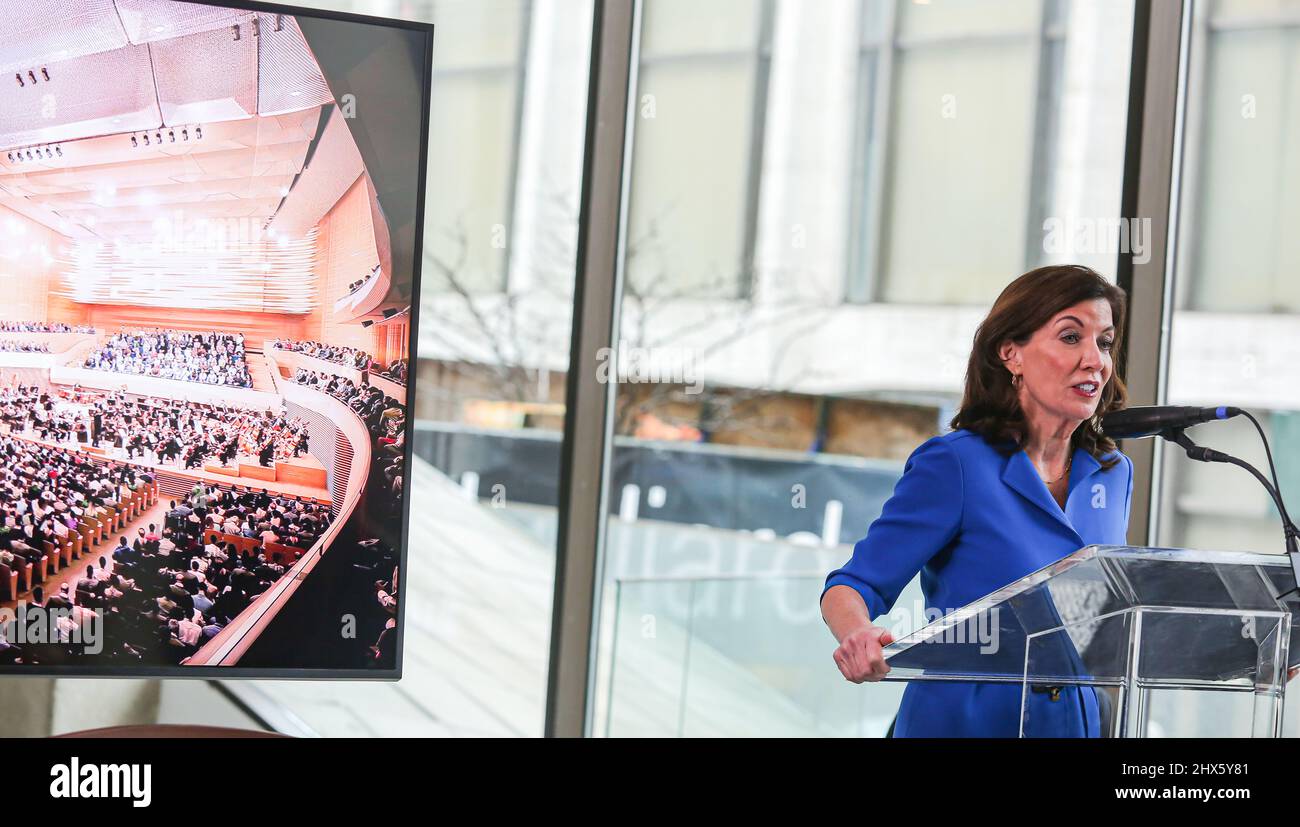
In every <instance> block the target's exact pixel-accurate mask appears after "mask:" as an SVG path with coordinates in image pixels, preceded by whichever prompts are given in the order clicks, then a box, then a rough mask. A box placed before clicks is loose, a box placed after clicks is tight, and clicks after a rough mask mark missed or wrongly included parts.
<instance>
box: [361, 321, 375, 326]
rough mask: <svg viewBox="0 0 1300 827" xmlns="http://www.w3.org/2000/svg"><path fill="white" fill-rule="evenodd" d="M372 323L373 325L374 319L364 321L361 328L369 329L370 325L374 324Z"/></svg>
mask: <svg viewBox="0 0 1300 827" xmlns="http://www.w3.org/2000/svg"><path fill="white" fill-rule="evenodd" d="M374 323H375V320H374V319H366V320H365V321H363V322H362V323H361V326H362V327H370V326H371V325H372V324H374Z"/></svg>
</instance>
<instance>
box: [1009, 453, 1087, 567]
mask: <svg viewBox="0 0 1300 827" xmlns="http://www.w3.org/2000/svg"><path fill="white" fill-rule="evenodd" d="M1100 467H1101V465H1100V464H1099V463H1098V462H1097V460H1095V459H1093V457H1092V455H1091V454H1089V453H1088V452H1087V451H1084V450H1083V449H1081V448H1080V449H1076V450H1075V452H1074V459H1073V460H1072V461H1071V465H1070V487H1069V492H1068V493H1067V494H1066V504H1067V505H1068V504H1069V501H1070V500H1069V498H1070V495H1072V494H1073V493H1074V489H1076V488H1078V487H1079V486H1080V485H1082V484H1083V481H1084V480H1085V479H1087V478H1088V477H1090V476H1091V475H1092V473H1093V472H1094V471H1096V470H1097V469H1098V468H1100ZM1002 481H1003V482H1004V483H1006V484H1007V485H1008V486H1010V487H1011V488H1012V489H1013V490H1014V491H1015V492H1016V493H1017V494H1019V495H1020V496H1022V497H1024V498H1025V499H1026V500H1029V502H1031V503H1033V504H1034V505H1036V506H1038V507H1039V508H1041V509H1042V510H1043V511H1045V512H1046V513H1047V514H1048V516H1050V517H1051V518H1052V519H1054V520H1056V521H1057V522H1058V523H1060V524H1061V525H1062V526H1064V527H1065V528H1066V529H1067V530H1068V531H1069V532H1070V533H1071V534H1073V535H1075V536H1076V537H1078V538H1079V544H1080V545H1083V538H1082V537H1081V536H1080V535H1079V532H1078V529H1076V528H1075V527H1074V526H1073V525H1072V524H1071V523H1070V520H1069V518H1067V517H1066V516H1065V512H1064V511H1063V510H1061V507H1060V506H1059V505H1057V504H1056V500H1054V499H1053V498H1052V492H1050V491H1048V490H1047V485H1046V484H1045V483H1044V482H1043V480H1042V478H1041V477H1039V476H1038V471H1037V470H1036V469H1035V468H1034V464H1033V463H1032V462H1031V461H1030V460H1029V455H1028V454H1026V453H1025V452H1024V451H1023V450H1021V451H1017V452H1016V453H1014V454H1012V455H1011V458H1010V459H1008V460H1007V464H1006V467H1005V468H1003V469H1002Z"/></svg>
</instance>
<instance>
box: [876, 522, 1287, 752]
mask: <svg viewBox="0 0 1300 827" xmlns="http://www.w3.org/2000/svg"><path fill="white" fill-rule="evenodd" d="M1295 585H1296V582H1295V577H1294V575H1293V574H1292V571H1291V566H1290V563H1289V561H1288V559H1287V557H1286V556H1283V555H1270V554H1254V553H1249V552H1234V551H1199V550H1194V549H1175V548H1138V547H1132V546H1095V545H1094V546H1085V547H1084V548H1081V549H1079V550H1078V551H1076V552H1074V553H1073V554H1071V555H1069V556H1068V557H1064V558H1062V559H1061V560H1058V561H1057V562H1055V563H1053V564H1052V565H1050V566H1047V567H1045V568H1043V569H1040V570H1038V571H1036V572H1034V573H1033V574H1030V575H1027V576H1025V577H1023V578H1021V579H1020V580H1017V581H1016V582H1014V583H1012V584H1010V585H1008V586H1006V587H1005V588H1002V589H999V590H998V591H996V592H994V593H993V594H990V595H988V596H987V597H984V598H982V599H980V600H977V601H975V602H974V603H971V604H970V605H968V606H965V607H963V608H961V609H958V610H956V611H953V612H950V613H949V614H947V615H945V616H944V617H942V618H940V619H938V620H936V621H935V622H933V623H930V624H929V625H927V626H925V627H923V628H921V629H918V630H917V631H915V632H913V633H912V634H910V635H907V636H906V637H904V638H902V639H900V640H898V641H895V642H894V643H891V644H889V645H888V646H886V647H885V650H884V651H885V658H886V661H887V662H888V663H889V666H890V669H891V671H890V673H889V675H888V676H887V678H886V679H887V680H904V681H920V680H944V681H983V682H1013V683H1019V684H1020V685H1021V699H1022V700H1021V735H1022V736H1023V735H1024V710H1025V704H1026V702H1027V700H1026V699H1027V698H1028V695H1029V692H1031V691H1048V692H1050V691H1051V687H1062V686H1068V685H1089V686H1094V687H1097V692H1098V696H1099V700H1100V701H1102V702H1103V705H1105V701H1106V700H1107V699H1106V698H1102V697H1101V696H1102V695H1103V693H1105V694H1106V695H1107V696H1109V699H1110V700H1111V701H1112V703H1111V704H1110V705H1109V706H1110V707H1111V714H1110V719H1111V720H1110V724H1109V731H1110V734H1111V736H1112V737H1117V738H1126V737H1143V736H1144V735H1145V734H1146V730H1147V714H1148V709H1149V700H1150V698H1149V692H1150V691H1152V690H1157V689H1194V690H1207V691H1218V692H1249V693H1253V695H1254V697H1253V717H1252V729H1251V732H1249V733H1241V734H1242V735H1246V734H1249V735H1251V736H1254V737H1278V736H1279V735H1280V734H1281V731H1282V704H1283V701H1284V699H1285V691H1286V683H1287V668H1288V667H1290V666H1294V665H1295V659H1296V658H1297V656H1298V655H1300V641H1297V640H1296V639H1295V637H1294V636H1295V635H1296V634H1297V632H1300V623H1296V622H1294V616H1295V614H1296V611H1297V609H1298V608H1300V597H1297V595H1296V594H1295V593H1294V592H1293V591H1292V590H1293V589H1294V588H1295ZM1288 592H1290V594H1289V595H1287V593H1288ZM1281 595H1287V596H1286V597H1283V598H1280V597H1279V596H1281ZM1103 725H1106V724H1105V722H1104V721H1103Z"/></svg>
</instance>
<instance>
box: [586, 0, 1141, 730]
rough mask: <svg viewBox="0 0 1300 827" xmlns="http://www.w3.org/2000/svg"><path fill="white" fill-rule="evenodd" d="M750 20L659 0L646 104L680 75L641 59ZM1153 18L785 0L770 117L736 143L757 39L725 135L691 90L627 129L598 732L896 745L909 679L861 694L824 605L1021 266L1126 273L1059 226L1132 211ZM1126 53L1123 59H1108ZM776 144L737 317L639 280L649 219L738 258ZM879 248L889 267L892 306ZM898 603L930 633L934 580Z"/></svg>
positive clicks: (716, 109) (1108, 11)
mask: <svg viewBox="0 0 1300 827" xmlns="http://www.w3.org/2000/svg"><path fill="white" fill-rule="evenodd" d="M757 6H758V4H750V6H749V7H751V8H755V7H757ZM727 13H728V12H727V10H724V9H721V8H715V6H714V4H694V5H692V6H690V7H687V6H684V5H679V4H672V3H659V2H657V1H656V0H651V2H649V3H647V4H646V20H645V22H644V25H643V27H642V35H641V36H642V43H643V47H646V48H645V49H644V54H643V66H642V77H641V88H640V91H641V93H642V94H643V95H644V94H645V92H646V91H647V89H649V88H651V86H655V85H657V84H658V80H656V78H662V77H664V76H663V75H656V74H655V72H656V71H658V69H657V67H656V65H655V63H654V58H653V57H649V56H646V55H651V56H652V55H654V54H655V51H656V48H655V47H654V46H653V43H652V42H649V41H650V39H652V38H654V37H658V36H659V35H658V34H656V33H657V32H659V31H660V30H663V31H672V32H683V33H684V32H688V31H689V32H692V33H693V34H692V35H691V36H692V37H698V38H701V39H705V40H708V41H709V42H714V40H713V39H714V38H715V37H721V35H715V34H707V33H709V32H714V31H716V30H717V29H718V28H719V27H725V26H726V25H727V23H728V21H730V20H733V19H739V20H740V21H741V25H740V26H739V28H740V29H742V30H744V31H745V32H749V31H752V29H751V28H750V27H749V26H748V25H746V24H745V23H744V21H745V20H746V19H747V18H745V17H744V16H743V15H741V16H740V17H739V18H736V13H737V12H736V11H735V10H731V11H730V14H731V15H732V16H731V17H727V16H726V14H727ZM1131 19H1132V4H1131V2H1126V3H1120V2H1106V3H1095V2H1075V3H1046V4H1045V3H1039V2H996V3H989V2H981V3H975V2H964V3H957V2H942V1H941V0H935V2H932V3H930V4H928V5H921V4H914V3H911V2H899V3H894V2H882V1H881V0H871V1H870V2H861V3H836V4H832V3H808V4H780V5H779V7H778V9H777V10H776V11H775V14H774V15H773V17H772V19H771V23H770V30H771V31H770V38H769V40H770V43H771V56H770V63H769V65H768V68H767V71H768V76H767V80H766V83H765V86H764V87H763V88H765V89H766V92H765V99H764V104H763V105H764V107H765V113H766V114H765V117H763V118H762V119H754V120H752V121H751V122H750V123H751V125H750V126H748V127H742V125H741V123H740V122H741V121H745V120H746V118H745V116H744V114H743V113H742V112H741V111H739V110H738V109H733V103H732V101H731V100H729V99H728V98H727V97H726V96H724V95H722V94H721V90H723V89H724V88H725V87H727V86H728V85H732V84H736V85H738V84H739V83H740V80H739V78H740V77H741V76H742V75H743V74H745V73H746V72H748V71H749V70H748V69H745V70H744V71H743V72H742V71H741V67H742V66H744V65H747V64H745V63H742V62H741V61H742V58H741V57H740V56H739V55H740V54H741V52H740V51H739V47H738V46H736V47H734V48H736V49H737V51H736V55H737V57H736V58H735V59H727V60H723V59H721V58H719V59H718V60H714V61H704V60H702V59H695V58H692V61H693V62H692V65H691V73H692V74H691V80H690V83H689V85H690V88H691V89H693V90H695V94H696V95H697V96H698V98H699V99H700V100H701V101H703V100H704V99H706V98H709V99H710V100H708V102H707V104H705V103H701V104H700V107H701V109H707V110H708V111H709V112H711V113H713V115H712V117H713V118H715V119H717V120H707V119H705V120H700V119H696V120H692V119H687V118H678V117H675V116H674V117H665V115H664V113H665V112H667V111H670V109H669V107H670V106H672V105H681V104H680V103H674V102H672V101H671V100H670V99H664V100H659V101H658V115H659V117H657V118H653V119H650V118H646V117H643V116H638V117H635V118H634V119H633V121H634V123H633V128H634V130H635V135H634V136H633V142H634V145H635V164H636V166H635V169H634V174H633V175H632V178H631V182H630V186H631V192H630V193H629V194H628V197H629V199H630V201H631V203H632V205H633V206H632V223H631V228H630V234H629V250H628V263H627V266H628V273H629V285H630V286H629V288H628V289H627V291H626V292H625V295H624V298H623V304H622V307H621V337H622V341H621V342H620V343H619V344H620V348H619V350H618V352H617V353H615V354H614V358H615V360H616V363H611V364H610V367H611V371H610V375H611V376H613V377H614V378H615V379H617V380H618V382H619V384H618V387H617V390H616V396H615V405H614V407H615V410H614V429H615V434H616V435H615V444H614V449H613V461H612V469H611V474H610V477H609V479H608V480H607V481H606V484H607V485H608V486H609V489H608V495H607V497H608V502H609V503H610V510H611V514H610V519H609V524H608V531H607V536H606V541H605V545H604V548H603V550H602V554H603V558H602V572H603V576H604V578H605V579H604V582H603V584H602V590H601V596H600V597H601V599H600V615H599V624H598V635H597V636H598V640H597V642H596V663H597V691H596V693H595V699H594V705H595V708H594V710H593V716H592V718H593V727H592V730H593V734H596V735H608V736H616V737H617V736H635V735H669V736H672V735H687V736H700V735H759V734H762V735H773V734H785V735H882V734H883V733H884V732H885V730H886V729H887V727H888V726H889V723H890V721H891V719H892V718H893V715H894V712H895V710H896V705H897V702H898V698H899V696H900V694H901V691H902V687H901V685H898V684H888V685H876V686H872V687H870V688H865V689H864V688H863V687H859V686H855V685H852V684H849V683H847V682H846V681H844V679H843V678H842V677H840V675H839V672H838V670H836V668H835V666H834V664H833V662H832V661H831V653H832V651H833V650H834V640H833V638H832V637H831V636H830V634H829V633H828V632H827V630H826V628H825V626H824V624H823V622H822V619H821V616H820V611H819V606H818V595H820V593H821V589H822V584H823V581H824V579H825V576H826V573H827V572H828V571H830V570H831V569H833V568H835V567H836V566H838V565H840V564H841V563H843V561H844V560H845V559H847V558H848V556H849V554H850V553H851V545H852V544H853V543H854V542H855V541H856V540H858V539H860V538H861V537H862V536H863V535H864V534H865V533H866V530H867V527H868V526H869V525H870V523H871V521H872V520H873V519H874V518H875V517H876V516H878V515H879V513H880V508H881V506H882V504H883V503H884V501H885V500H886V499H887V498H888V496H889V495H890V493H891V492H892V490H893V487H894V484H895V483H896V482H897V480H898V477H899V475H900V474H901V472H902V465H903V461H904V460H905V459H906V458H907V457H908V455H909V454H910V453H911V452H912V451H913V450H914V449H915V448H916V447H917V446H918V445H920V444H921V443H922V442H923V441H925V440H926V439H927V438H929V437H931V436H934V435H935V434H938V433H940V432H941V431H943V430H944V429H945V423H946V422H947V421H948V420H949V419H951V416H952V413H953V408H954V407H955V405H956V403H957V401H958V399H959V395H960V391H961V380H962V374H963V372H964V368H965V362H966V358H967V356H968V354H969V348H970V343H971V337H972V334H973V333H974V329H975V325H976V324H977V323H978V322H979V320H980V318H981V317H982V315H983V313H984V312H985V310H986V309H987V307H988V306H989V305H990V304H991V303H992V301H993V299H994V298H995V297H996V295H997V293H998V292H999V291H1000V290H1001V288H1002V287H1003V286H1004V285H1005V284H1006V283H1007V282H1009V281H1010V280H1012V279H1013V278H1015V277H1016V276H1018V275H1020V274H1021V273H1022V272H1024V271H1025V270H1026V269H1028V267H1027V259H1028V265H1029V266H1033V265H1036V264H1037V263H1039V261H1040V260H1062V261H1074V260H1079V259H1086V260H1085V261H1084V263H1090V264H1098V265H1099V266H1100V267H1101V268H1102V270H1103V272H1113V268H1114V263H1115V260H1116V253H1117V251H1116V250H1115V249H1113V248H1112V249H1110V250H1109V251H1099V250H1096V249H1092V248H1089V247H1088V246H1086V245H1080V244H1065V245H1063V246H1061V247H1060V248H1056V247H1052V246H1051V245H1049V244H1048V243H1047V239H1046V231H1045V230H1044V229H1043V226H1042V225H1043V223H1044V221H1045V219H1046V218H1047V217H1052V216H1057V217H1060V218H1061V219H1062V221H1064V219H1065V217H1067V216H1073V217H1074V218H1076V219H1078V218H1085V219H1090V220H1092V221H1094V222H1098V221H1111V222H1113V221H1115V220H1117V216H1118V211H1119V207H1120V188H1121V182H1122V173H1123V135H1124V123H1125V113H1126V94H1125V93H1126V91H1127V75H1128V42H1129V40H1130V38H1129V34H1128V31H1127V28H1128V27H1129V26H1130V25H1131ZM761 28H762V27H760V30H761ZM1103 35H1104V37H1103ZM683 36H684V35H683ZM1044 40H1046V41H1048V42H1050V43H1051V44H1052V47H1051V55H1050V56H1049V55H1048V51H1049V50H1048V49H1047V48H1046V47H1044V46H1043V45H1042V43H1043V41H1044ZM1103 40H1104V41H1108V42H1114V43H1119V44H1122V49H1118V48H1116V47H1114V46H1111V47H1108V48H1103V49H1101V51H1100V54H1099V55H1094V52H1095V51H1096V49H1097V47H1098V45H1099V44H1100V43H1101V42H1102V41H1103ZM683 59H684V58H683ZM744 60H746V61H748V60H751V58H745V59H744ZM645 64H649V70H647V66H646V65H645ZM1045 64H1051V65H1050V67H1045ZM647 84H650V85H651V86H647ZM661 88H667V87H661ZM1116 90H1118V94H1117V93H1116ZM948 94H952V95H955V105H956V110H955V114H956V117H955V118H953V119H945V118H944V114H945V112H944V109H943V107H944V105H945V99H944V96H945V95H948ZM738 99H743V97H742V98H738ZM638 103H642V104H643V103H644V100H642V101H638ZM638 114H640V113H638ZM724 116H725V117H726V118H729V119H731V121H734V122H729V123H728V125H727V126H726V128H725V129H724V128H722V127H721V125H720V120H721V119H722V118H723V117H724ZM701 117H703V116H701ZM880 136H888V141H887V143H888V144H889V146H888V151H887V152H886V153H885V154H884V155H883V156H876V155H873V154H872V152H873V147H879V146H880V145H881V141H882V138H881V137H880ZM755 145H760V146H761V147H762V152H761V164H760V165H759V173H758V181H757V183H756V184H755V185H751V188H750V191H751V192H755V193H757V195H756V196H755V197H756V198H757V202H756V204H755V207H754V209H755V224H754V231H753V232H754V236H753V240H752V248H751V249H749V250H745V251H740V252H737V253H732V254H731V255H733V256H735V257H736V258H739V259H744V258H746V257H751V258H752V260H753V262H754V264H753V270H752V274H751V276H752V278H751V289H750V290H749V291H748V292H747V293H742V294H739V295H740V296H743V298H738V297H737V296H738V294H736V293H734V292H732V293H725V292H724V293H714V294H703V293H699V292H695V293H693V294H686V295H684V294H683V293H682V291H681V290H680V289H678V288H679V282H678V281H675V280H673V279H674V278H675V276H674V275H673V274H674V273H678V272H685V271H682V270H680V269H673V266H672V264H671V263H670V264H659V269H658V270H654V271H651V272H653V273H655V274H656V275H657V274H663V275H662V276H659V277H657V278H652V279H649V280H645V281H639V280H637V279H636V278H634V277H633V273H634V272H635V271H636V270H635V268H637V267H641V266H644V265H643V264H642V263H641V260H642V257H643V254H644V253H643V247H642V246H641V241H640V239H641V236H640V235H638V232H637V231H638V228H640V229H641V230H642V232H644V229H645V228H646V227H647V226H648V224H649V222H648V220H647V219H645V216H646V215H647V207H646V206H642V205H647V204H648V203H650V202H661V203H679V204H687V205H691V204H693V205H698V206H696V207H692V209H695V210H698V214H699V215H701V216H704V215H707V219H708V220H707V222H705V221H704V220H703V219H699V221H700V226H701V229H706V230H707V232H708V233H709V235H707V236H705V235H700V236H698V237H697V236H695V235H692V234H691V233H690V232H687V231H686V230H685V228H683V227H681V226H679V225H676V226H675V228H674V232H665V233H663V239H662V240H664V241H672V242H673V243H674V244H677V245H678V247H677V248H674V249H675V250H677V251H678V252H677V255H679V256H680V258H678V259H674V260H672V261H673V262H678V263H680V262H686V263H688V264H690V265H692V266H693V267H694V268H696V270H701V269H708V268H709V267H711V266H712V263H713V262H715V261H717V260H719V253H718V252H717V251H718V250H723V249H724V247H725V249H726V250H731V249H734V243H735V240H736V239H739V238H742V237H743V235H742V233H741V232H740V231H739V230H735V229H732V228H733V227H734V226H736V225H737V224H738V222H740V221H741V220H743V217H744V214H745V209H746V207H745V205H744V204H743V202H741V201H740V200H738V197H737V195H736V194H737V193H738V192H739V191H740V186H739V184H733V185H727V186H724V185H722V184H721V183H720V178H721V177H722V175H723V173H722V172H721V171H720V163H719V162H718V161H717V160H716V159H740V158H743V157H745V156H746V155H747V154H748V153H751V152H752V151H753V149H752V148H753V147H754V146H755ZM656 146H664V147H672V150H671V152H669V151H665V152H664V153H662V154H660V153H658V152H657V150H655V149H654V147H656ZM647 147H649V148H647ZM1040 152H1041V153H1042V158H1045V159H1046V160H1042V159H1040V157H1039V153H1040ZM697 164H698V165H699V166H702V167H706V169H700V168H697V166H696V165H697ZM739 166H740V165H739V163H737V164H736V167H735V168H731V167H728V170H730V171H728V172H726V177H727V179H728V180H731V181H738V180H739V173H738V172H736V171H735V170H736V169H739ZM1038 169H1046V170H1048V171H1049V172H1050V175H1045V176H1040V175H1039V173H1038V172H1036V170H1038ZM873 175H879V176H881V177H879V178H873V177H872V176H873ZM1040 177H1042V178H1044V179H1045V180H1046V181H1047V183H1045V184H1042V183H1041V182H1040V184H1041V189H1040V192H1039V193H1038V194H1034V191H1033V187H1031V181H1034V182H1037V181H1038V180H1039V178H1040ZM881 182H883V188H877V189H873V187H877V185H878V184H881ZM669 193H672V194H673V195H675V196H676V200H675V202H674V199H673V198H671V197H670V196H669ZM872 193H874V194H872ZM873 211H874V212H873ZM689 214H690V215H695V214H696V213H689ZM693 220H695V219H693ZM873 222H874V223H873ZM664 226H668V225H666V224H665V225H664ZM873 227H879V228H881V229H880V230H879V234H878V235H873V233H876V232H877V230H875V229H872V228H873ZM876 237H879V238H882V239H883V241H882V242H880V243H876V242H874V241H873V240H872V239H873V238H876ZM692 239H694V240H692ZM723 240H725V245H724V244H723ZM854 251H859V252H854ZM855 256H858V257H863V256H865V257H866V258H868V259H870V261H872V262H876V261H879V262H881V264H880V266H881V267H882V268H883V270H882V273H883V279H882V280H881V282H880V284H879V285H878V286H876V287H873V289H872V290H870V291H868V290H862V289H861V288H862V285H861V284H858V285H856V287H855V283H854V280H855V279H859V275H858V270H859V268H858V266H857V265H855V264H853V263H851V262H850V260H851V259H853V258H854V257H855ZM656 263H657V264H658V263H659V262H658V260H656ZM872 266H876V265H875V264H872ZM670 276H672V278H670ZM855 289H857V290H859V295H857V296H854V291H855ZM846 295H849V296H854V301H852V302H847V301H845V300H844V297H845V296H846ZM896 608H897V610H898V613H897V615H896V616H891V617H890V618H886V619H882V622H884V623H888V624H890V625H892V626H893V627H894V628H895V629H896V630H900V631H901V630H903V629H910V628H912V627H914V626H917V625H920V623H923V622H924V620H925V618H924V612H923V608H924V607H923V604H922V603H921V593H920V589H919V586H918V585H917V584H916V583H913V584H912V585H911V586H910V587H909V588H908V589H907V590H906V591H905V593H904V595H903V596H902V598H900V600H899V602H898V604H897V607H896Z"/></svg>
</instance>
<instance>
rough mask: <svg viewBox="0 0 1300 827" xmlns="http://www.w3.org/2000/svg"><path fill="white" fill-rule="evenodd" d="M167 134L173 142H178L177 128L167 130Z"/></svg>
mask: <svg viewBox="0 0 1300 827" xmlns="http://www.w3.org/2000/svg"><path fill="white" fill-rule="evenodd" d="M167 135H168V137H170V138H171V139H172V143H176V130H174V129H169V130H167Z"/></svg>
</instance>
